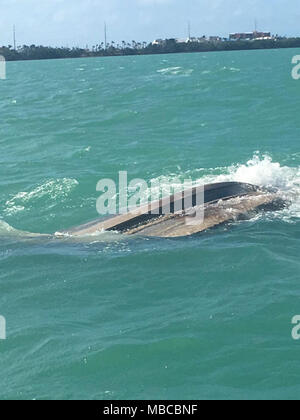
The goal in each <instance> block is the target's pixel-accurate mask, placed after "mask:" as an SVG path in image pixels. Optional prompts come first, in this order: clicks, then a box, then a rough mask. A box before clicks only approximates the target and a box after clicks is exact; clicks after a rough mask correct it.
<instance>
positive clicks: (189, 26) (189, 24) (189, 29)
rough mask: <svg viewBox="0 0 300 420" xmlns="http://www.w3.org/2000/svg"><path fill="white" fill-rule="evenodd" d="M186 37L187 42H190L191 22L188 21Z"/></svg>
mask: <svg viewBox="0 0 300 420" xmlns="http://www.w3.org/2000/svg"><path fill="white" fill-rule="evenodd" d="M188 37H189V41H190V40H191V22H190V21H188Z"/></svg>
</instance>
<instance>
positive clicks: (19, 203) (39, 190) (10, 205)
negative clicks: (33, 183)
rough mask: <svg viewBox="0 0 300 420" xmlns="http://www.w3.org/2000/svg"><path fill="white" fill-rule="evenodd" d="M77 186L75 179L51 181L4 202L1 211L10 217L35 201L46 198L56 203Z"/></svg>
mask: <svg viewBox="0 0 300 420" xmlns="http://www.w3.org/2000/svg"><path fill="white" fill-rule="evenodd" d="M77 185H78V181H77V180H76V179H69V178H63V179H55V180H54V179H52V180H49V181H47V182H45V183H44V184H42V185H39V186H38V187H36V188H34V189H33V190H32V191H22V192H19V193H18V194H16V195H14V196H13V197H12V198H10V199H9V200H7V201H6V203H5V208H4V210H3V212H4V215H6V216H12V215H14V214H16V213H19V212H21V211H24V210H26V209H27V208H28V207H31V206H32V205H34V204H35V203H36V201H38V200H40V199H42V198H43V197H47V198H49V199H51V200H54V201H56V200H57V199H60V200H62V199H64V198H66V197H67V196H68V194H69V193H70V192H71V191H72V190H73V189H74V188H75V187H76V186H77Z"/></svg>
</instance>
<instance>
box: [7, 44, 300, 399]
mask: <svg viewBox="0 0 300 420" xmlns="http://www.w3.org/2000/svg"><path fill="white" fill-rule="evenodd" d="M296 54H299V50H276V51H251V52H247V51H242V52H225V53H207V54H186V55H185V54H181V55H161V56H149V57H147V56H143V57H120V58H99V59H98V58H95V59H82V60H81V59H79V60H62V61H56V60H54V61H39V62H18V63H8V64H7V77H8V78H7V80H5V81H3V80H0V150H1V154H0V163H1V164H0V315H3V316H5V318H6V322H7V340H5V341H0V372H1V375H0V399H65V398H66V399H76V398H79V399H151V398H152V399H206V398H207V399H216V398H221V399H236V398H237V399H254V398H255V399H261V398H268V399H269V398H270V399H282V398H286V399H290V398H296V399H298V398H299V396H300V363H299V357H300V342H298V341H293V340H292V336H291V331H292V324H291V320H292V318H293V316H294V315H298V314H300V300H299V296H300V276H299V274H300V261H299V251H300V244H299V238H300V224H299V217H300V198H299V192H300V152H299V140H300V118H299V113H300V81H295V80H293V79H292V77H291V69H292V65H291V60H292V57H293V56H294V55H296ZM119 171H128V176H129V178H131V179H133V178H143V179H145V180H147V181H150V180H159V181H161V182H162V184H164V183H165V184H167V182H169V181H172V182H176V179H178V178H179V179H182V180H183V179H185V178H186V177H187V176H189V177H192V178H193V179H194V180H199V181H201V182H218V181H222V180H229V181H230V180H231V181H243V182H251V183H254V184H257V185H263V186H273V187H277V188H279V189H280V191H281V192H282V194H284V195H285V196H287V197H288V198H289V199H290V201H291V206H290V207H289V208H288V209H286V210H283V211H280V212H276V213H273V214H271V213H270V214H262V215H258V216H257V217H255V218H254V219H252V220H246V221H241V222H236V223H231V224H230V225H227V226H222V227H219V228H216V229H214V230H212V231H209V232H206V233H204V234H201V235H199V236H196V237H192V238H182V239H177V240H171V239H155V238H153V239H147V238H143V237H138V238H124V237H122V236H121V235H117V234H114V235H112V234H107V233H103V234H100V235H98V236H96V237H94V238H92V239H90V240H88V241H83V242H81V241H72V240H71V239H65V240H57V239H51V238H39V237H37V238H31V239H29V238H27V237H26V235H25V234H22V233H19V232H18V231H14V230H12V229H13V228H14V229H18V230H21V231H29V232H39V233H54V232H56V231H59V230H62V229H66V228H69V227H71V226H75V225H78V224H82V223H84V222H87V221H89V220H91V219H95V218H96V217H97V216H98V215H97V212H96V200H97V198H98V197H99V193H98V192H97V191H96V184H97V182H98V181H99V180H100V179H102V178H112V179H117V176H118V172H119Z"/></svg>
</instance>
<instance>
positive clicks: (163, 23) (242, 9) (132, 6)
mask: <svg viewBox="0 0 300 420" xmlns="http://www.w3.org/2000/svg"><path fill="white" fill-rule="evenodd" d="M255 19H257V22H258V23H257V25H258V29H259V30H261V31H271V32H272V33H274V34H280V35H287V36H297V35H299V36H300V27H299V21H300V2H299V0H288V1H287V0H0V45H8V44H12V43H13V35H12V33H13V30H12V28H13V25H14V24H15V25H16V37H17V44H18V45H23V44H27V45H30V44H36V45H53V46H69V47H71V46H80V47H85V46H86V45H88V46H92V45H95V44H98V43H101V42H103V41H104V29H103V27H104V21H106V22H107V27H108V41H112V40H113V41H115V42H121V41H123V40H124V41H126V42H131V41H132V40H135V41H141V42H143V41H146V42H149V41H153V40H154V39H156V38H184V37H187V33H188V29H187V28H188V21H190V22H191V34H192V36H203V35H221V36H224V37H228V35H229V33H230V32H248V31H251V30H253V29H254V22H255Z"/></svg>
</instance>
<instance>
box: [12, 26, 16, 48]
mask: <svg viewBox="0 0 300 420" xmlns="http://www.w3.org/2000/svg"><path fill="white" fill-rule="evenodd" d="M13 39H14V50H15V51H16V49H17V44H16V27H15V25H14V27H13Z"/></svg>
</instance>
